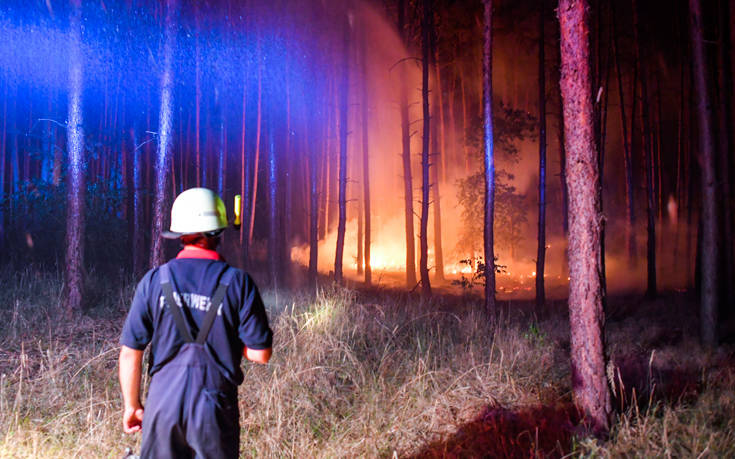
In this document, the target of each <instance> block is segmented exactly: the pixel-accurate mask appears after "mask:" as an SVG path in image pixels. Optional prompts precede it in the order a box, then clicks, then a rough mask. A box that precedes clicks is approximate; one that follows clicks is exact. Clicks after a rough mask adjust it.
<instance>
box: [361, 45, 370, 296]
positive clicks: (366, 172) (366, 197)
mask: <svg viewBox="0 0 735 459" xmlns="http://www.w3.org/2000/svg"><path fill="white" fill-rule="evenodd" d="M366 41H367V37H366V36H365V35H364V34H363V37H362V40H361V41H360V51H361V53H360V54H361V58H362V83H361V86H362V103H361V108H362V184H363V187H362V199H363V207H364V211H365V220H364V225H365V234H364V237H365V239H364V244H365V246H364V247H365V248H364V250H363V257H364V260H365V284H367V285H370V284H371V282H372V268H371V267H370V242H371V231H372V228H371V222H370V155H369V148H368V120H369V117H368V114H369V110H368V102H369V99H368V81H369V79H368V66H367V55H366V54H367V46H366V43H365V42H366Z"/></svg>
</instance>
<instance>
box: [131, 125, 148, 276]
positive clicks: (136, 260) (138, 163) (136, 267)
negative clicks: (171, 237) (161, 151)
mask: <svg viewBox="0 0 735 459" xmlns="http://www.w3.org/2000/svg"><path fill="white" fill-rule="evenodd" d="M130 140H131V141H132V143H133V171H132V172H133V174H132V175H133V177H132V179H133V206H132V213H133V240H132V242H133V274H134V275H135V276H138V275H140V274H142V273H143V270H144V267H145V266H144V257H143V244H144V239H143V231H142V229H143V224H144V222H143V220H144V212H143V183H142V182H143V160H142V155H143V151H142V149H143V146H144V145H142V144H140V143H139V140H138V135H137V131H136V128H135V127H133V128H131V129H130Z"/></svg>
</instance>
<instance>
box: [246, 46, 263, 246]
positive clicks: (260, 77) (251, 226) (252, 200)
mask: <svg viewBox="0 0 735 459" xmlns="http://www.w3.org/2000/svg"><path fill="white" fill-rule="evenodd" d="M257 52H258V54H260V52H261V50H260V45H258V51H257ZM259 61H260V60H259ZM262 121H263V69H262V67H261V64H260V63H258V113H257V114H256V121H255V157H254V158H253V175H252V177H253V188H252V191H251V192H250V209H249V210H250V222H249V223H248V247H252V245H253V229H254V228H255V202H256V198H257V197H258V163H259V162H260V134H261V124H262Z"/></svg>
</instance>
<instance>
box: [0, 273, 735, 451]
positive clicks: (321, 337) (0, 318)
mask: <svg viewBox="0 0 735 459" xmlns="http://www.w3.org/2000/svg"><path fill="white" fill-rule="evenodd" d="M89 277H90V279H91V280H90V281H89V284H88V286H87V291H89V292H90V294H89V297H91V298H93V301H92V302H91V303H90V304H89V305H88V306H89V307H88V309H87V310H86V311H85V314H83V315H82V316H81V317H77V318H73V319H67V318H65V316H64V314H63V313H62V311H60V310H59V307H58V305H59V303H60V298H61V295H62V291H63V282H62V279H61V276H60V275H59V274H58V273H49V272H47V271H37V270H34V269H33V268H32V267H31V268H28V269H26V270H25V271H23V272H14V271H7V270H6V271H0V282H2V285H3V286H4V288H3V289H0V323H1V324H3V325H2V326H1V327H0V457H3V458H4V457H8V458H10V457H44V458H46V457H120V456H121V455H122V452H123V451H124V450H125V448H126V447H131V448H133V449H134V450H137V447H138V443H137V442H139V438H138V437H135V436H128V435H124V434H123V433H122V429H121V425H120V409H121V400H120V394H119V387H118V383H117V356H118V352H119V347H118V344H117V342H118V337H119V333H120V329H121V327H122V322H123V320H124V317H125V313H126V311H127V307H128V302H129V301H130V298H131V296H132V288H133V287H134V283H133V281H132V279H125V277H124V276H122V275H121V276H120V277H119V278H118V279H114V280H109V279H108V280H105V279H102V278H96V275H95V273H90V276H89ZM95 279H96V280H95ZM265 301H266V304H267V305H268V308H269V317H270V320H271V326H272V328H273V329H274V332H275V341H274V355H273V358H272V360H271V362H270V363H269V364H268V365H265V366H261V365H250V364H247V365H246V366H245V382H244V383H243V385H242V386H240V398H239V400H240V417H241V419H240V421H241V422H240V423H241V447H240V451H241V455H242V456H244V457H395V456H397V457H472V456H473V455H478V454H480V455H483V454H484V455H486V456H514V457H543V456H552V457H560V456H565V455H569V456H588V455H591V456H605V457H608V456H613V457H629V456H638V457H651V456H672V457H681V456H695V457H696V456H699V455H702V456H711V457H727V456H733V455H735V434H734V433H733V432H735V425H734V423H735V421H733V420H734V419H735V392H734V388H735V366H734V365H732V354H731V353H730V352H729V351H728V350H727V349H720V350H719V351H718V352H715V353H707V352H705V351H703V350H701V349H699V348H698V346H696V344H693V343H692V342H690V341H688V340H687V338H686V337H685V336H679V335H676V334H675V335H676V336H675V337H674V338H675V339H669V338H668V337H667V336H663V335H666V331H667V330H668V328H667V327H669V325H666V324H664V325H663V326H660V327H659V328H657V329H656V330H652V329H650V328H646V330H647V332H645V333H644V332H642V330H641V329H640V328H636V327H640V325H638V324H640V320H635V319H632V318H631V319H630V320H628V319H625V320H618V321H616V322H613V323H611V324H609V326H608V331H609V336H608V343H609V349H610V356H611V361H612V364H611V370H610V374H611V375H612V376H613V377H612V378H611V380H612V382H613V383H614V387H615V388H616V397H615V400H614V403H615V404H616V408H617V413H618V414H617V415H616V420H615V422H614V424H613V429H612V432H611V435H610V438H609V439H607V440H604V441H603V440H597V439H591V438H587V437H585V436H584V435H583V433H582V430H581V429H579V428H578V417H577V416H576V414H575V413H574V410H573V409H572V408H571V403H570V401H571V395H570V393H571V391H570V381H569V358H568V348H569V338H568V325H567V323H566V320H567V319H566V317H565V315H564V313H563V311H557V312H553V311H551V312H549V313H547V314H544V315H541V316H536V315H534V314H531V313H530V310H529V309H526V308H525V306H524V305H523V304H518V303H513V304H509V305H507V307H506V311H505V312H504V313H503V315H502V317H501V318H500V319H499V321H498V325H497V326H496V327H491V326H489V325H488V320H487V318H486V316H485V315H484V314H483V313H482V308H481V307H480V304H479V303H477V302H475V301H473V300H471V299H467V298H463V299H454V298H450V297H441V296H440V297H437V298H436V299H434V300H432V301H431V302H428V303H422V302H421V301H420V300H418V299H417V298H414V297H412V296H408V295H406V294H397V293H389V292H385V291H380V290H377V291H372V292H359V291H353V290H349V289H345V288H339V287H326V288H324V289H321V290H320V291H319V292H318V293H317V295H316V296H315V297H312V296H308V295H305V294H303V295H302V294H299V293H290V294H284V293H283V292H279V294H278V295H277V296H276V295H275V294H274V292H269V291H266V292H265ZM631 317H633V316H631ZM652 351H653V352H652ZM641 362H642V363H641ZM631 368H632V369H631ZM682 378H683V379H685V382H684V383H682V384H678V385H677V384H673V383H671V382H670V381H669V380H671V379H682Z"/></svg>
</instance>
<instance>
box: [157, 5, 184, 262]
mask: <svg viewBox="0 0 735 459" xmlns="http://www.w3.org/2000/svg"><path fill="white" fill-rule="evenodd" d="M177 11H178V1H177V0H167V1H166V34H165V38H164V45H163V73H162V74H161V105H160V112H159V115H158V152H157V157H156V194H155V202H154V214H153V215H154V216H153V234H152V237H151V242H152V248H151V259H150V264H151V266H152V267H155V266H159V265H161V264H162V263H163V245H162V241H161V233H162V231H163V216H164V214H165V211H164V207H165V203H166V180H167V179H166V172H167V171H168V168H169V164H170V160H171V153H170V151H169V148H170V143H171V139H170V137H171V126H172V125H171V118H172V117H173V98H174V90H173V85H174V83H173V77H174V75H173V52H174V47H175V45H176V30H175V24H174V15H175V14H176V13H177Z"/></svg>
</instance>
